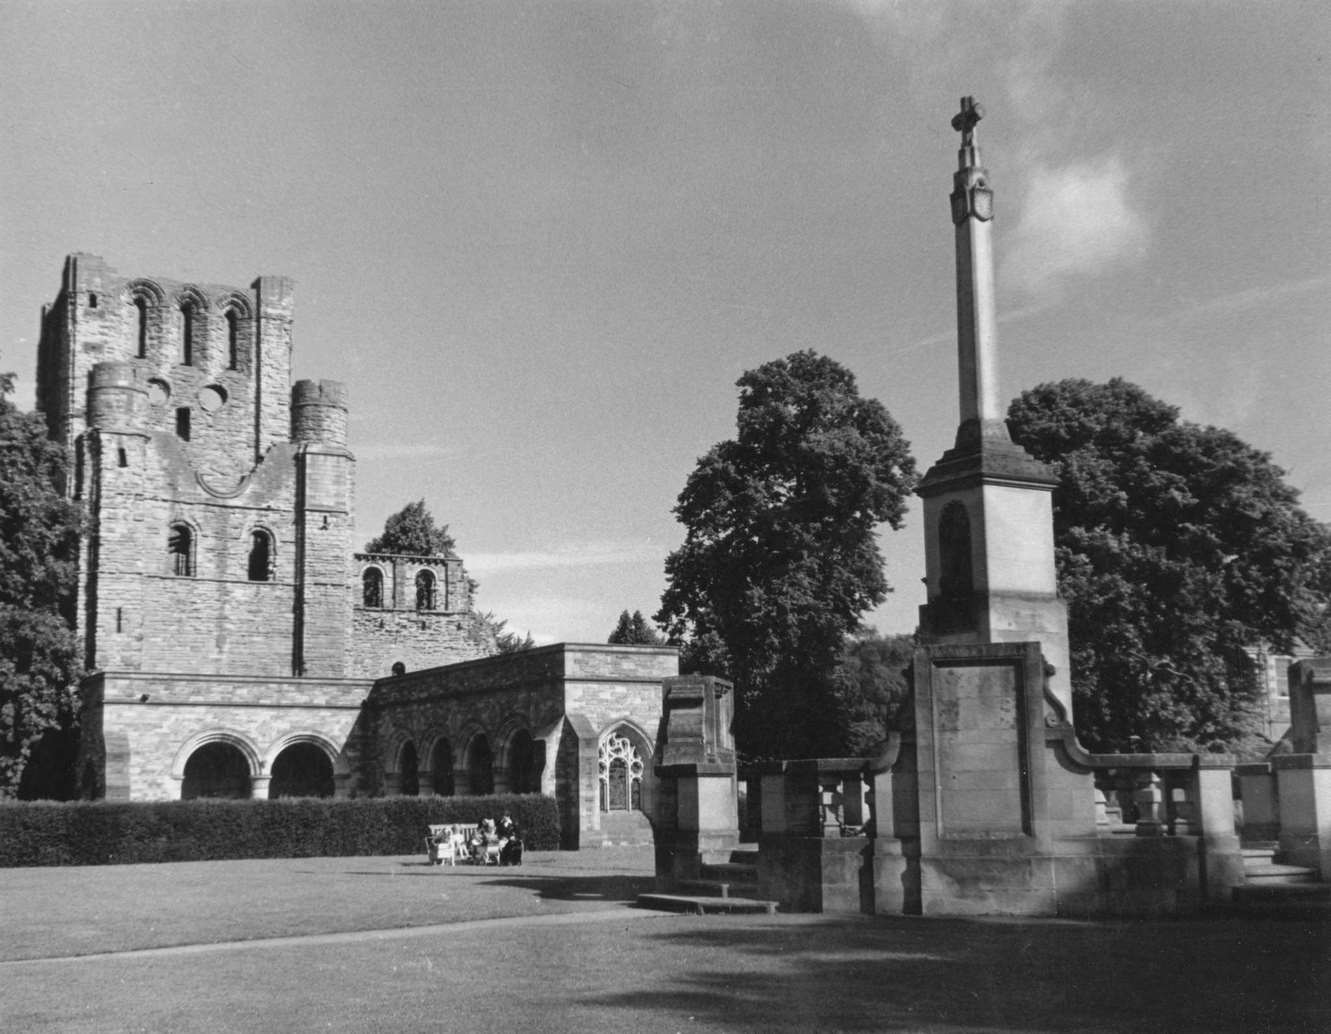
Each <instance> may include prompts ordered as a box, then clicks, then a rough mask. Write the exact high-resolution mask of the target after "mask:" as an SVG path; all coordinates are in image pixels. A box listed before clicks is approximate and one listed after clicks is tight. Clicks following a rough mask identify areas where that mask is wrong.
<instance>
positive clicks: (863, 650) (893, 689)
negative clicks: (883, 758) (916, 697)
mask: <svg viewBox="0 0 1331 1034" xmlns="http://www.w3.org/2000/svg"><path fill="white" fill-rule="evenodd" d="M914 657H915V639H914V637H913V636H908V635H886V636H885V635H880V634H879V633H877V632H874V631H867V632H860V633H858V634H856V635H852V636H848V637H847V638H846V641H845V644H844V645H843V647H842V651H841V661H840V663H839V664H838V666H837V671H836V691H837V699H838V702H839V705H840V709H841V713H842V716H843V718H842V720H843V722H844V723H845V749H846V753H847V755H849V756H851V757H864V756H868V755H871V754H873V753H874V752H875V751H876V750H877V749H878V748H879V747H880V745H881V744H882V742H883V741H884V740H885V739H886V738H887V732H888V728H889V723H890V721H891V719H892V717H893V716H894V715H895V714H896V712H897V710H898V709H899V708H900V707H901V705H902V703H903V702H904V701H905V700H906V696H907V693H908V692H909V689H910V686H909V684H908V683H907V680H906V670H907V669H908V668H909V667H910V666H911V663H912V661H913V660H914Z"/></svg>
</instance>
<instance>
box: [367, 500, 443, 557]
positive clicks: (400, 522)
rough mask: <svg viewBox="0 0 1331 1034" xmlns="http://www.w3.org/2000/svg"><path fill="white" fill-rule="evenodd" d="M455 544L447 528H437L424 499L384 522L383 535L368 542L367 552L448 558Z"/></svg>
mask: <svg viewBox="0 0 1331 1034" xmlns="http://www.w3.org/2000/svg"><path fill="white" fill-rule="evenodd" d="M454 545H455V543H454V542H453V536H451V535H450V534H449V533H448V525H447V524H441V525H436V524H435V522H434V515H433V514H431V513H430V511H429V510H428V509H426V507H425V500H424V499H418V500H417V501H416V502H414V503H408V504H407V505H406V506H404V507H402V509H401V510H399V511H398V512H397V513H395V514H393V516H391V517H389V518H388V520H387V521H385V522H384V533H383V534H382V535H380V536H379V537H378V538H375V539H371V540H370V541H369V542H367V543H365V552H367V553H400V554H404V555H407V556H445V555H446V554H448V553H451V552H452V551H453V547H454Z"/></svg>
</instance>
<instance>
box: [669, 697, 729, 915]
mask: <svg viewBox="0 0 1331 1034" xmlns="http://www.w3.org/2000/svg"><path fill="white" fill-rule="evenodd" d="M662 711H663V714H662V717H661V724H660V728H659V731H658V733H657V742H656V751H655V759H656V768H655V771H656V777H657V799H656V808H655V815H656V819H655V823H654V834H655V845H656V878H657V883H658V884H659V885H660V886H661V887H662V889H666V888H669V887H670V886H671V885H673V884H674V883H675V882H677V881H679V880H684V879H696V878H697V877H698V875H699V872H700V870H701V867H702V865H703V863H704V862H707V861H713V860H716V861H728V860H729V852H730V851H731V850H733V849H734V848H735V847H736V846H737V845H738V844H739V813H738V799H739V782H738V771H737V768H736V763H735V744H734V740H733V739H732V737H731V734H730V725H731V721H732V719H733V715H734V697H733V695H732V690H731V686H730V683H729V682H726V681H725V680H723V679H718V678H714V677H712V676H710V675H684V676H680V677H677V678H671V679H666V680H665V682H664V684H663V687H662Z"/></svg>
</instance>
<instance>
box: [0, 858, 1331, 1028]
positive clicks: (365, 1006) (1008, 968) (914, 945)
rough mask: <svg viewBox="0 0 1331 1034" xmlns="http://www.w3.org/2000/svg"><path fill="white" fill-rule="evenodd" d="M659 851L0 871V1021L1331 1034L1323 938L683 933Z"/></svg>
mask: <svg viewBox="0 0 1331 1034" xmlns="http://www.w3.org/2000/svg"><path fill="white" fill-rule="evenodd" d="M650 882H651V881H650V854H649V852H644V851H636V852H635V851H627V850H617V849H611V850H607V851H586V852H582V853H579V854H564V855H559V854H551V855H548V856H546V855H532V856H531V857H530V859H529V864H528V865H524V866H523V867H521V868H520V869H502V870H501V869H494V868H490V869H478V868H472V867H464V866H459V867H458V868H456V869H450V868H447V867H444V868H442V869H440V868H434V867H430V866H427V865H423V864H421V859H419V858H331V859H330V858H323V859H293V860H288V861H258V862H199V863H181V864H177V865H147V866H107V867H98V868H78V869H14V870H0V1029H2V1030H4V1031H6V1032H16V1031H52V1032H55V1031H59V1032H62V1034H64V1032H81V1031H90V1032H91V1031H97V1032H99V1034H105V1032H108V1031H171V1032H193V1031H200V1032H202V1031H208V1032H214V1031H269V1030H284V1031H307V1030H309V1031H313V1030H323V1031H327V1030H331V1031H346V1032H364V1031H394V1032H403V1031H439V1030H441V1029H442V1030H477V1031H480V1030H484V1031H524V1032H531V1034H540V1032H546V1031H550V1032H563V1031H569V1032H578V1034H600V1032H606V1034H609V1032H612V1031H613V1032H616V1034H620V1032H623V1031H634V1032H644V1034H645V1032H655V1031H690V1032H721V1031H729V1032H768V1031H790V1032H805V1031H939V1032H967V1034H969V1032H974V1031H1049V1032H1053V1031H1059V1032H1062V1031H1087V1032H1096V1034H1099V1032H1118V1031H1123V1032H1128V1031H1131V1032H1142V1031H1169V1032H1171V1034H1177V1032H1184V1031H1198V1032H1202V1031H1207V1032H1209V1031H1235V1032H1238V1031H1243V1032H1279V1031H1289V1032H1298V1034H1312V1032H1321V1031H1325V1030H1329V1029H1331V995H1327V994H1324V993H1322V989H1324V988H1326V987H1328V986H1329V981H1331V959H1329V955H1331V939H1329V938H1328V934H1329V933H1331V924H1321V923H1309V922H1306V921H1299V922H1295V921H1280V920H1261V919H1258V920H1251V919H1250V920H1243V919H1235V918H1225V919H1197V920H1188V921H1178V922H1155V923H1073V922H1059V921H1035V920H1021V921H1014V920H989V921H984V920H938V919H907V918H849V919H844V918H838V919H833V918H826V917H822V916H790V915H777V916H770V917H769V916H757V917H719V916H718V917H693V916H675V915H667V914H661V913H652V912H645V911H640V910H637V909H634V908H632V907H631V904H630V903H631V901H632V899H633V897H634V896H636V894H637V893H638V891H639V890H640V889H642V888H643V887H645V886H647V885H649V884H650Z"/></svg>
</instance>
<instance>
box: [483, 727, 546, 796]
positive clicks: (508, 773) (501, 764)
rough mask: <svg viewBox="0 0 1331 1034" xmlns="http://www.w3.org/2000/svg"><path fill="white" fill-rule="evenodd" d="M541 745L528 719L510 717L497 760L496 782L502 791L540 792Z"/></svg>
mask: <svg viewBox="0 0 1331 1034" xmlns="http://www.w3.org/2000/svg"><path fill="white" fill-rule="evenodd" d="M544 754H545V752H544V750H543V749H542V745H540V744H538V743H537V742H536V740H535V739H534V738H533V736H532V733H531V730H530V729H528V728H527V726H526V722H525V719H522V718H510V719H509V720H508V722H506V723H505V730H504V732H503V733H502V736H501V739H500V747H499V756H498V758H497V759H496V761H495V766H494V767H495V782H496V783H497V784H499V785H498V787H497V789H498V791H499V792H502V793H540V792H541V772H542V770H543V769H544V767H545V757H544Z"/></svg>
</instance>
